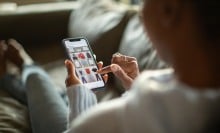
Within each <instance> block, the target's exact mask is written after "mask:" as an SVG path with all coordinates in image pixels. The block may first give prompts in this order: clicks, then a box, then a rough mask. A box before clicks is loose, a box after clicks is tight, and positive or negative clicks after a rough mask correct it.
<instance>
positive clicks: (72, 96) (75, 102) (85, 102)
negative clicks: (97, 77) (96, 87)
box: [67, 84, 97, 128]
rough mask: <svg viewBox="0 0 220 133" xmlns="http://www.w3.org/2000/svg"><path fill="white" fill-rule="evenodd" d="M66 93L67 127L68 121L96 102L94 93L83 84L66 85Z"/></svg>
mask: <svg viewBox="0 0 220 133" xmlns="http://www.w3.org/2000/svg"><path fill="white" fill-rule="evenodd" d="M67 95H68V98H69V115H68V128H69V125H70V123H71V122H72V121H73V120H74V119H75V118H76V117H77V116H78V115H79V114H81V113H83V112H84V111H86V110H87V109H89V108H90V107H92V106H93V105H96V104H97V98H96V96H95V94H94V93H93V92H92V91H91V90H89V89H87V88H86V87H85V86H83V85H81V84H79V85H73V86H70V87H68V89H67Z"/></svg>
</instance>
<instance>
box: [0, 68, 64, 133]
mask: <svg viewBox="0 0 220 133" xmlns="http://www.w3.org/2000/svg"><path fill="white" fill-rule="evenodd" d="M0 86H1V87H2V88H4V89H5V90H7V91H8V92H9V93H11V95H12V96H14V97H15V98H17V99H18V100H20V101H21V102H23V103H24V104H25V103H26V104H27V105H28V109H29V113H30V119H31V125H32V131H33V132H34V133H61V132H63V131H65V130H66V125H67V104H66V102H65V101H64V99H63V98H62V97H61V95H60V93H59V92H58V91H57V89H56V87H57V86H55V85H54V83H53V82H52V81H51V79H50V77H49V76H48V75H47V73H46V72H45V71H44V70H42V69H41V68H39V67H37V66H25V67H24V69H23V73H22V76H21V78H20V79H18V78H16V77H15V76H11V75H7V76H5V77H4V78H2V79H1V81H0Z"/></svg>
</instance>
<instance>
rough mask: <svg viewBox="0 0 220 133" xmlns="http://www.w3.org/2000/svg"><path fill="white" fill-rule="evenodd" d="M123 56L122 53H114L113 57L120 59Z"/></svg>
mask: <svg viewBox="0 0 220 133" xmlns="http://www.w3.org/2000/svg"><path fill="white" fill-rule="evenodd" d="M120 56H121V54H120V53H118V52H117V53H114V54H113V55H112V57H120Z"/></svg>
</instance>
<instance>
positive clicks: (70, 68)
mask: <svg viewBox="0 0 220 133" xmlns="http://www.w3.org/2000/svg"><path fill="white" fill-rule="evenodd" d="M97 65H98V68H99V69H102V66H103V62H102V61H100V62H98V63H97ZM65 66H66V69H67V77H66V81H65V83H66V87H69V86H71V85H77V84H81V81H80V79H79V78H78V77H77V75H76V72H75V66H74V64H73V63H72V61H70V60H65ZM102 77H103V79H104V81H105V83H106V82H107V81H108V74H104V75H103V76H102Z"/></svg>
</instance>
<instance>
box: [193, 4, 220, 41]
mask: <svg viewBox="0 0 220 133" xmlns="http://www.w3.org/2000/svg"><path fill="white" fill-rule="evenodd" d="M191 2H193V4H194V5H193V6H194V7H195V10H196V12H197V16H198V18H199V19H198V21H199V23H200V26H201V29H202V33H204V35H205V37H206V38H207V39H208V41H213V42H217V41H219V40H218V39H219V37H220V0H192V1H191Z"/></svg>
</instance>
